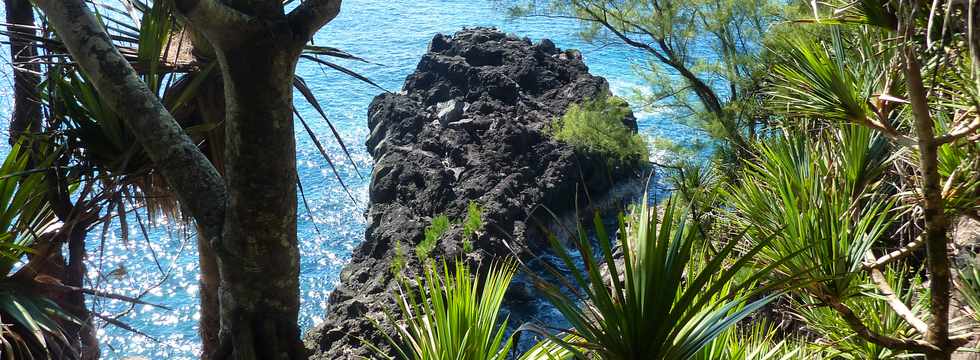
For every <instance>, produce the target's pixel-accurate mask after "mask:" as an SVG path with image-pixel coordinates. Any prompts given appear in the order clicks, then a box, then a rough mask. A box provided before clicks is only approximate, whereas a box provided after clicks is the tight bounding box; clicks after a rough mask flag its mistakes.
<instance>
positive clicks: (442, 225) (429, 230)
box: [415, 214, 450, 260]
mask: <svg viewBox="0 0 980 360" xmlns="http://www.w3.org/2000/svg"><path fill="white" fill-rule="evenodd" d="M449 225H450V223H449V217H448V216H446V215H445V214H442V215H439V216H436V217H434V218H432V223H430V224H429V226H427V227H426V228H425V239H423V240H422V242H420V243H419V244H418V245H417V246H415V255H418V257H419V259H420V260H424V259H426V258H428V257H429V253H431V252H432V250H433V249H435V248H436V244H438V243H439V238H441V237H442V234H445V233H446V231H447V230H449Z"/></svg>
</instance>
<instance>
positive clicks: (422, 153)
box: [306, 28, 639, 359]
mask: <svg viewBox="0 0 980 360" xmlns="http://www.w3.org/2000/svg"><path fill="white" fill-rule="evenodd" d="M608 94H609V85H608V83H607V82H606V80H605V79H603V78H601V77H596V76H592V75H590V74H589V69H588V67H586V66H585V64H584V63H582V61H581V56H580V55H579V54H578V52H576V51H566V52H562V51H561V50H559V49H558V48H557V47H556V46H555V44H554V43H552V42H551V41H550V40H542V41H541V42H540V43H538V44H532V43H531V42H530V41H529V40H527V39H523V40H522V39H518V38H515V37H510V36H507V35H505V34H503V33H501V32H499V31H496V30H493V29H485V28H477V29H468V30H463V31H461V32H459V33H457V34H456V35H454V36H452V37H449V36H444V35H437V36H436V37H435V38H434V39H433V40H432V43H431V44H430V46H429V52H428V53H427V54H425V55H424V56H423V57H422V60H421V61H420V62H419V65H418V68H417V70H416V71H415V72H414V73H413V74H412V75H410V76H409V77H408V79H407V80H406V81H405V86H404V89H403V91H402V92H401V93H399V94H382V95H379V96H378V97H376V98H375V99H374V101H373V102H372V103H371V106H370V109H369V110H368V126H369V127H370V128H371V135H370V137H369V139H368V140H367V142H366V145H367V147H368V151H369V152H370V154H371V156H372V157H374V159H375V166H374V173H373V174H372V181H371V186H370V205H369V209H368V214H367V216H368V226H367V230H366V234H365V241H364V243H363V244H361V245H360V246H359V247H358V248H357V249H355V251H354V254H353V258H352V260H351V263H350V264H348V265H347V267H346V268H345V269H344V271H343V272H342V273H341V279H340V285H339V286H338V287H337V289H336V290H334V292H333V293H332V294H331V296H330V299H329V308H328V310H327V311H328V314H327V317H326V320H325V321H324V323H323V324H321V325H320V326H318V327H317V328H315V329H312V330H311V331H310V332H309V334H308V335H307V338H306V344H307V347H308V348H310V349H311V351H312V353H313V357H312V359H348V358H353V357H354V355H367V354H368V352H367V350H366V348H365V347H364V346H363V345H361V342H360V340H358V339H360V338H362V339H365V340H367V341H371V342H372V343H374V344H378V345H384V343H383V341H382V340H381V338H380V337H379V335H378V334H377V332H376V331H375V330H374V329H373V327H372V326H371V323H370V322H369V321H368V320H367V317H368V316H370V317H372V318H374V319H381V318H382V317H383V312H382V311H383V309H387V310H389V311H394V310H395V308H394V303H393V300H392V296H393V295H395V294H397V293H398V285H397V282H396V281H395V280H394V275H393V274H392V271H391V269H392V266H391V263H392V259H393V258H395V257H396V253H397V252H398V251H396V248H400V249H401V250H400V252H401V253H402V254H404V255H403V258H404V259H405V261H406V266H405V268H404V269H403V270H402V274H403V275H406V276H408V277H412V276H414V275H415V274H418V272H419V269H420V267H421V265H420V261H419V260H418V259H416V256H415V251H414V249H415V246H416V245H417V244H418V243H419V242H420V241H422V239H423V231H424V229H425V227H426V226H427V225H428V224H429V222H430V221H431V219H432V217H434V216H437V215H439V214H446V215H448V216H449V217H450V218H451V219H456V220H460V219H462V218H463V217H464V216H465V214H466V207H467V205H468V203H469V202H470V201H476V202H477V203H478V204H480V206H481V207H482V208H483V219H484V223H485V227H484V229H485V230H484V231H483V232H482V233H480V234H478V236H477V239H475V240H474V241H473V248H474V251H472V252H470V253H465V254H464V253H463V250H462V241H461V237H462V235H461V234H462V232H461V229H460V226H459V225H454V226H453V227H452V228H451V229H450V230H449V231H448V232H447V233H446V234H445V235H444V236H443V237H442V238H441V239H440V241H439V244H438V246H437V247H436V249H435V251H433V253H432V255H430V256H432V257H435V258H437V259H456V258H458V259H464V260H465V261H467V262H469V263H470V264H473V265H474V266H477V267H479V266H480V265H481V264H486V263H488V260H489V259H492V258H494V257H499V256H507V255H509V254H510V253H511V251H512V250H513V251H515V252H518V253H525V252H526V251H527V250H528V249H533V248H536V247H540V246H543V245H544V239H543V238H542V237H541V236H538V235H537V230H536V229H537V226H535V225H533V223H532V224H529V222H531V221H532V220H529V219H534V218H536V217H535V215H541V214H532V213H531V211H532V209H535V207H536V206H537V205H544V206H547V207H548V208H550V209H552V210H553V211H556V212H558V213H562V212H564V211H567V210H569V209H573V208H574V206H575V205H576V204H575V199H580V200H582V202H584V199H585V198H586V196H587V195H586V194H585V192H584V191H580V190H584V189H585V188H587V189H588V191H589V194H590V195H592V196H596V195H597V194H602V193H604V192H605V191H606V190H607V189H608V188H609V187H610V186H611V185H612V180H611V179H624V178H626V177H628V176H632V175H634V174H636V173H637V172H638V170H639V168H638V166H637V167H636V168H622V169H611V170H607V169H606V167H605V165H604V164H605V162H604V159H602V158H600V157H599V156H597V155H594V154H581V153H576V152H575V151H574V150H573V149H572V148H571V147H570V146H568V145H566V144H562V143H558V142H556V141H554V140H552V139H550V138H549V137H548V136H547V134H546V133H545V131H546V130H547V128H548V126H549V124H550V123H551V122H552V121H553V120H554V119H555V118H556V117H559V116H560V115H562V114H563V113H564V111H565V109H566V108H568V106H569V105H570V104H573V103H577V102H582V101H585V100H588V99H591V98H595V97H599V96H606V95H608ZM440 114H441V115H440ZM623 121H624V124H626V125H627V126H629V127H631V128H633V129H634V130H635V129H636V121H635V119H634V118H633V117H632V115H630V116H629V117H628V118H626V119H623ZM583 184H584V185H583ZM542 218H545V217H542ZM505 242H506V243H507V245H505ZM396 244H397V245H396ZM508 245H509V246H510V248H511V249H512V250H511V249H508Z"/></svg>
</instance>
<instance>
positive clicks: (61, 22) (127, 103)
mask: <svg viewBox="0 0 980 360" xmlns="http://www.w3.org/2000/svg"><path fill="white" fill-rule="evenodd" d="M205 1H207V0H205ZM34 3H35V4H36V5H37V6H38V7H39V8H40V9H41V10H42V11H43V12H44V14H45V15H46V16H47V19H48V22H49V24H50V25H51V27H53V28H54V30H55V32H56V33H57V34H58V36H59V37H60V38H61V39H62V41H63V42H64V44H65V46H66V47H68V51H69V52H70V53H71V55H72V57H73V58H74V59H75V61H77V63H78V65H79V66H80V67H81V69H82V70H83V71H84V72H85V74H86V75H87V76H88V77H89V78H90V79H91V80H92V83H93V84H94V86H95V88H96V90H97V91H98V92H99V95H100V96H101V98H102V99H103V100H104V101H105V102H106V103H108V105H109V106H110V107H111V108H112V109H113V110H114V111H115V112H116V113H117V114H119V116H120V117H121V118H123V119H126V123H127V125H129V126H130V127H131V128H132V130H133V134H135V135H136V138H137V140H138V141H139V143H140V144H141V145H142V146H143V149H144V150H145V151H146V153H147V155H148V156H149V157H150V159H151V160H152V161H153V163H154V166H155V168H156V169H157V170H159V171H160V172H161V173H162V175H163V177H164V179H166V180H167V183H168V184H169V185H170V186H171V187H172V188H173V189H174V190H175V192H176V194H177V197H178V198H179V199H180V202H181V203H182V204H184V205H185V206H186V207H187V209H188V210H189V211H190V213H191V215H192V216H193V217H194V219H195V220H197V222H198V224H199V225H200V226H202V228H203V229H204V230H205V234H204V235H205V236H206V237H207V238H208V239H209V241H216V240H218V239H220V236H221V230H222V226H223V224H224V217H225V206H226V203H227V199H228V193H227V189H226V188H225V184H224V181H223V180H222V178H221V176H220V175H219V174H218V171H217V170H215V168H214V166H213V165H212V164H211V162H210V161H209V160H208V159H207V158H206V157H205V156H204V153H202V152H201V151H200V150H199V149H198V148H197V145H195V144H194V143H193V142H192V141H191V139H190V137H188V136H187V134H186V133H184V130H183V129H182V128H181V127H180V125H179V124H177V121H176V120H174V118H173V116H172V115H171V114H170V113H169V112H167V109H166V108H164V106H163V104H162V103H161V102H160V99H159V98H157V96H156V94H154V93H153V92H152V91H150V89H149V88H148V87H147V86H146V84H145V83H143V82H142V81H141V80H140V79H139V77H138V76H137V75H136V71H135V70H133V67H132V66H130V64H129V62H128V61H126V58H124V57H123V56H122V54H120V53H119V50H118V49H116V47H115V46H114V45H113V44H112V41H111V40H110V39H109V36H108V34H106V32H105V29H104V28H103V27H102V25H100V24H99V22H98V21H97V20H96V19H95V16H93V15H92V13H91V11H89V9H88V8H87V7H86V5H85V3H84V2H83V0H34Z"/></svg>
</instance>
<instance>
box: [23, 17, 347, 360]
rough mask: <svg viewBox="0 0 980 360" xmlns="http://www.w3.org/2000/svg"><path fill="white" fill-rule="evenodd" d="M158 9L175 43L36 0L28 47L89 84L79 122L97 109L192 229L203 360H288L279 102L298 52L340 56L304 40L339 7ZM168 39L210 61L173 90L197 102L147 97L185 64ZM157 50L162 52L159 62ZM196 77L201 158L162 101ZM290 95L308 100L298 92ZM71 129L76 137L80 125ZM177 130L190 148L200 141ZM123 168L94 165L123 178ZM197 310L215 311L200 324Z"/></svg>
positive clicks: (288, 172)
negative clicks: (62, 58) (36, 32)
mask: <svg viewBox="0 0 980 360" xmlns="http://www.w3.org/2000/svg"><path fill="white" fill-rule="evenodd" d="M124 3H127V4H129V5H133V4H136V2H124ZM164 4H170V3H169V2H156V3H154V5H153V8H157V7H159V8H161V9H164V8H167V9H172V11H173V14H175V15H176V17H177V18H178V19H179V22H178V24H179V26H180V27H181V29H182V31H181V32H180V33H179V34H178V35H179V36H171V35H173V33H167V32H166V31H164V32H159V31H158V32H156V34H157V35H158V36H157V37H156V38H153V39H154V40H155V41H146V42H144V41H143V40H144V38H145V37H150V38H152V36H147V35H148V34H152V33H154V32H152V31H147V30H148V29H150V30H152V29H153V27H154V26H156V27H158V28H159V27H166V26H172V25H173V24H170V23H168V22H167V21H165V19H164V18H159V19H153V18H151V19H150V20H158V21H145V20H146V19H144V21H143V22H142V24H141V25H140V26H137V27H135V29H134V28H133V27H132V26H130V27H129V28H126V27H125V26H124V25H123V23H122V22H120V21H119V20H117V19H114V18H112V17H109V16H102V17H96V16H95V15H94V14H93V8H92V7H90V5H89V4H87V3H85V2H83V1H36V2H35V5H36V6H37V7H38V8H39V9H40V10H41V11H42V12H43V15H44V17H43V19H44V21H45V22H46V25H47V26H49V27H50V28H51V29H53V30H54V32H55V33H56V34H57V37H56V38H54V40H52V38H43V39H34V40H36V41H39V42H41V43H42V44H45V45H50V47H52V48H54V47H58V46H61V47H62V49H66V50H67V52H68V53H69V54H70V63H69V64H68V65H69V66H71V67H73V68H74V69H79V70H81V72H80V73H78V74H76V75H71V76H69V77H68V78H67V79H68V80H67V81H66V82H67V83H70V84H73V86H75V87H80V88H87V89H88V90H89V93H87V94H86V95H85V97H84V98H83V100H86V101H88V103H86V105H88V106H83V107H82V110H84V112H85V113H86V114H88V115H91V113H90V111H91V110H92V109H94V108H98V109H100V110H102V111H104V112H105V114H104V115H105V116H104V117H110V118H111V117H114V118H115V120H116V121H118V123H117V125H119V126H121V127H123V128H125V129H126V131H125V132H124V134H125V135H126V136H129V137H130V138H129V141H130V142H131V143H133V144H138V145H139V148H138V149H137V150H135V151H133V152H132V155H133V157H136V156H142V157H144V158H145V162H146V164H149V166H148V168H149V169H152V170H150V172H151V173H152V174H153V175H154V176H156V179H158V180H160V182H161V183H163V184H165V186H166V188H167V189H168V191H172V193H173V194H174V195H175V198H176V199H177V201H178V203H179V206H180V208H181V209H182V210H183V213H184V214H186V215H189V216H190V217H192V218H193V220H194V221H195V223H196V225H197V227H198V229H199V233H200V240H199V248H200V250H201V251H200V254H201V268H202V278H203V283H202V285H203V288H202V294H208V295H210V296H207V295H202V302H203V303H202V309H203V310H202V311H203V312H204V316H203V317H202V318H203V319H204V320H203V321H204V322H205V323H204V324H202V329H212V330H217V331H214V332H212V333H210V334H202V335H204V336H203V337H204V344H205V350H206V353H205V354H204V355H205V357H207V358H216V359H223V358H236V359H254V358H302V357H304V349H303V347H302V344H301V342H300V340H299V328H298V325H297V317H298V307H299V284H298V281H299V280H298V273H299V254H298V250H297V239H296V195H297V194H296V185H297V181H298V179H297V176H296V166H295V139H294V138H293V111H294V109H293V101H292V100H293V99H292V94H293V88H294V86H296V87H298V88H300V89H301V90H302V89H304V88H305V86H304V84H303V82H302V81H298V80H296V78H295V77H294V71H295V67H296V63H297V61H298V60H299V59H300V57H306V58H308V59H310V60H313V61H317V62H320V63H322V64H326V65H328V66H331V65H333V64H331V63H329V62H326V61H323V60H321V59H319V58H318V57H316V55H317V54H328V55H331V54H332V55H335V56H342V57H348V58H353V57H352V56H349V55H346V54H345V53H342V52H339V51H336V50H334V49H330V48H323V47H309V46H307V43H308V42H309V41H310V39H311V37H312V36H313V34H314V33H315V32H316V30H318V29H319V28H320V27H322V26H323V25H325V24H326V23H328V22H329V21H330V20H332V19H333V18H334V17H335V16H336V15H337V14H338V12H339V9H340V1H329V0H326V1H319V0H318V1H306V2H303V3H301V4H298V5H296V6H295V7H292V9H291V10H290V11H288V12H287V10H286V5H285V4H283V3H282V2H279V1H226V2H222V1H213V0H204V1H176V2H174V3H173V4H172V7H166V6H164ZM143 10H144V11H152V9H149V8H145V9H143ZM100 20H101V21H100ZM107 25H110V26H113V25H114V27H115V28H116V29H120V28H123V30H124V31H125V30H126V29H129V30H135V31H131V33H135V34H136V37H138V38H139V40H140V41H139V42H138V44H139V47H138V48H136V49H133V50H135V51H131V50H128V49H127V48H125V47H120V46H117V45H119V44H118V42H117V41H113V40H118V39H119V34H118V33H114V34H112V35H111V36H110V34H109V33H108V32H107ZM161 33H163V34H166V35H164V36H159V34H161ZM173 38H179V39H189V40H188V41H189V42H190V43H191V44H188V45H191V46H192V47H193V48H194V49H195V50H199V52H197V51H196V52H195V53H196V54H204V56H205V57H209V56H210V57H211V58H210V59H209V60H211V61H210V62H208V63H205V64H204V66H202V67H201V68H200V69H197V70H199V71H198V72H196V73H195V75H196V76H194V77H188V78H187V79H184V80H186V81H184V82H183V83H182V85H183V89H179V90H174V91H175V92H178V93H179V92H181V91H183V90H187V89H193V90H194V91H201V92H200V93H199V94H197V95H200V96H195V95H194V94H192V95H186V93H185V94H182V95H178V96H173V97H170V98H169V99H170V101H172V102H170V101H161V97H163V98H164V100H166V99H167V97H166V96H163V95H164V94H161V92H163V93H166V91H163V89H162V88H161V84H162V83H163V82H162V81H161V77H160V76H158V75H157V74H162V73H163V72H162V71H159V70H160V69H166V68H167V67H168V66H170V67H181V66H184V65H188V64H186V63H184V62H182V60H186V58H182V57H181V56H182V55H183V54H181V52H180V50H179V47H175V46H171V45H172V44H173V43H174V41H172V40H173ZM153 44H155V46H154V45H153ZM144 45H147V46H144ZM191 46H188V48H190V47H191ZM167 51H171V54H173V55H171V56H173V57H172V58H170V57H167V56H166V55H164V56H162V57H159V55H160V54H166V53H167ZM304 52H305V53H304ZM311 52H312V53H311ZM134 60H135V61H134ZM160 60H163V61H160ZM167 60H173V61H167ZM332 67H334V68H338V69H341V71H345V69H343V68H339V67H337V66H335V65H334V66H332ZM154 69H156V70H158V71H157V72H155V73H154ZM345 72H348V73H349V71H345ZM207 78H211V79H218V80H219V81H220V83H219V84H217V86H216V88H217V90H220V91H212V92H210V95H211V96H212V99H213V100H215V102H216V103H218V106H217V107H218V108H219V109H222V108H223V110H224V111H223V112H220V114H219V115H218V116H217V117H212V118H211V119H212V120H213V119H215V118H217V119H219V120H218V121H212V122H211V123H212V124H210V125H205V126H202V127H199V128H197V129H196V130H198V131H201V130H210V129H214V128H220V130H222V131H221V134H218V136H217V137H216V139H217V140H214V139H215V138H212V136H213V135H215V134H214V133H213V132H208V135H207V136H208V140H212V141H210V143H208V145H207V149H205V150H207V151H208V152H209V153H205V151H202V149H201V148H200V147H199V146H198V141H195V140H193V139H192V138H191V137H190V136H189V135H188V129H185V127H184V126H182V125H181V123H180V122H178V121H177V119H176V118H175V116H174V115H179V111H178V110H179V109H180V106H175V105H181V104H182V103H184V102H190V101H196V100H200V99H206V98H207V96H205V95H208V94H207V93H206V92H205V90H203V89H208V88H207V86H205V84H206V83H207V81H206V80H207ZM62 80H64V78H63V79H62ZM168 85H170V84H169V83H168ZM175 88H176V86H175ZM166 90H171V89H166ZM215 93H217V95H214V94H215ZM302 93H303V95H304V97H308V98H310V97H311V95H310V94H309V92H308V91H303V92H302ZM92 99H96V101H92ZM49 100H50V99H49ZM55 100H57V99H55ZM201 101H204V100H201ZM212 104H214V103H212ZM91 105H98V106H97V107H95V106H91ZM317 108H318V106H317ZM76 110H78V109H76ZM208 110H211V111H214V109H208ZM104 117H103V118H104ZM81 125H82V124H79V126H78V128H79V129H82V128H84V126H81ZM89 125H91V124H89ZM97 125H99V130H100V131H101V130H105V129H106V128H105V127H102V125H105V124H104V123H100V124H97ZM88 129H89V130H91V127H89V128H88ZM191 132H192V135H194V136H195V137H196V138H197V140H200V136H201V135H200V134H194V133H193V131H191ZM100 135H101V134H100ZM86 154H88V153H86ZM216 154H217V156H215V155H216ZM209 155H210V156H209ZM218 158H220V161H215V160H216V159H218ZM117 160H118V159H117ZM129 160H131V159H126V160H125V161H121V162H118V161H117V162H113V161H108V162H107V163H112V164H113V165H115V166H120V167H121V169H123V170H127V169H128V168H129V167H130V163H129ZM219 169H221V171H219ZM209 313H210V314H217V316H214V317H210V318H209V317H208V316H207V315H208V314H209ZM209 322H210V323H209ZM204 331H205V332H206V331H208V330H204Z"/></svg>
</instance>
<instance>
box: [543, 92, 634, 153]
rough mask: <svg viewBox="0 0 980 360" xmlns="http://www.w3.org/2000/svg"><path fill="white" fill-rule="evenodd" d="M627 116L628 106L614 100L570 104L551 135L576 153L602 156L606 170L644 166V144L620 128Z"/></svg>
mask: <svg viewBox="0 0 980 360" xmlns="http://www.w3.org/2000/svg"><path fill="white" fill-rule="evenodd" d="M629 114H630V108H629V105H628V104H626V102H625V101H623V100H622V99H619V98H617V97H614V96H609V97H605V98H600V99H593V100H590V101H587V102H585V103H582V104H572V105H571V106H569V107H568V110H566V111H565V115H562V117H561V118H559V119H558V120H556V121H555V123H554V124H553V129H552V130H551V135H552V137H554V138H555V139H556V140H558V141H562V142H566V143H568V144H571V145H572V146H573V147H574V148H575V149H576V150H578V151H582V152H585V153H595V154H599V155H601V156H603V157H604V158H605V159H608V161H607V164H608V165H609V166H610V167H616V166H620V165H624V164H632V163H637V162H645V161H646V160H647V156H648V154H649V150H648V149H647V144H646V141H645V140H644V139H643V136H642V135H639V134H637V133H636V132H635V131H633V130H632V129H630V128H628V127H626V125H624V124H623V119H625V118H626V117H627V115H629Z"/></svg>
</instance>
